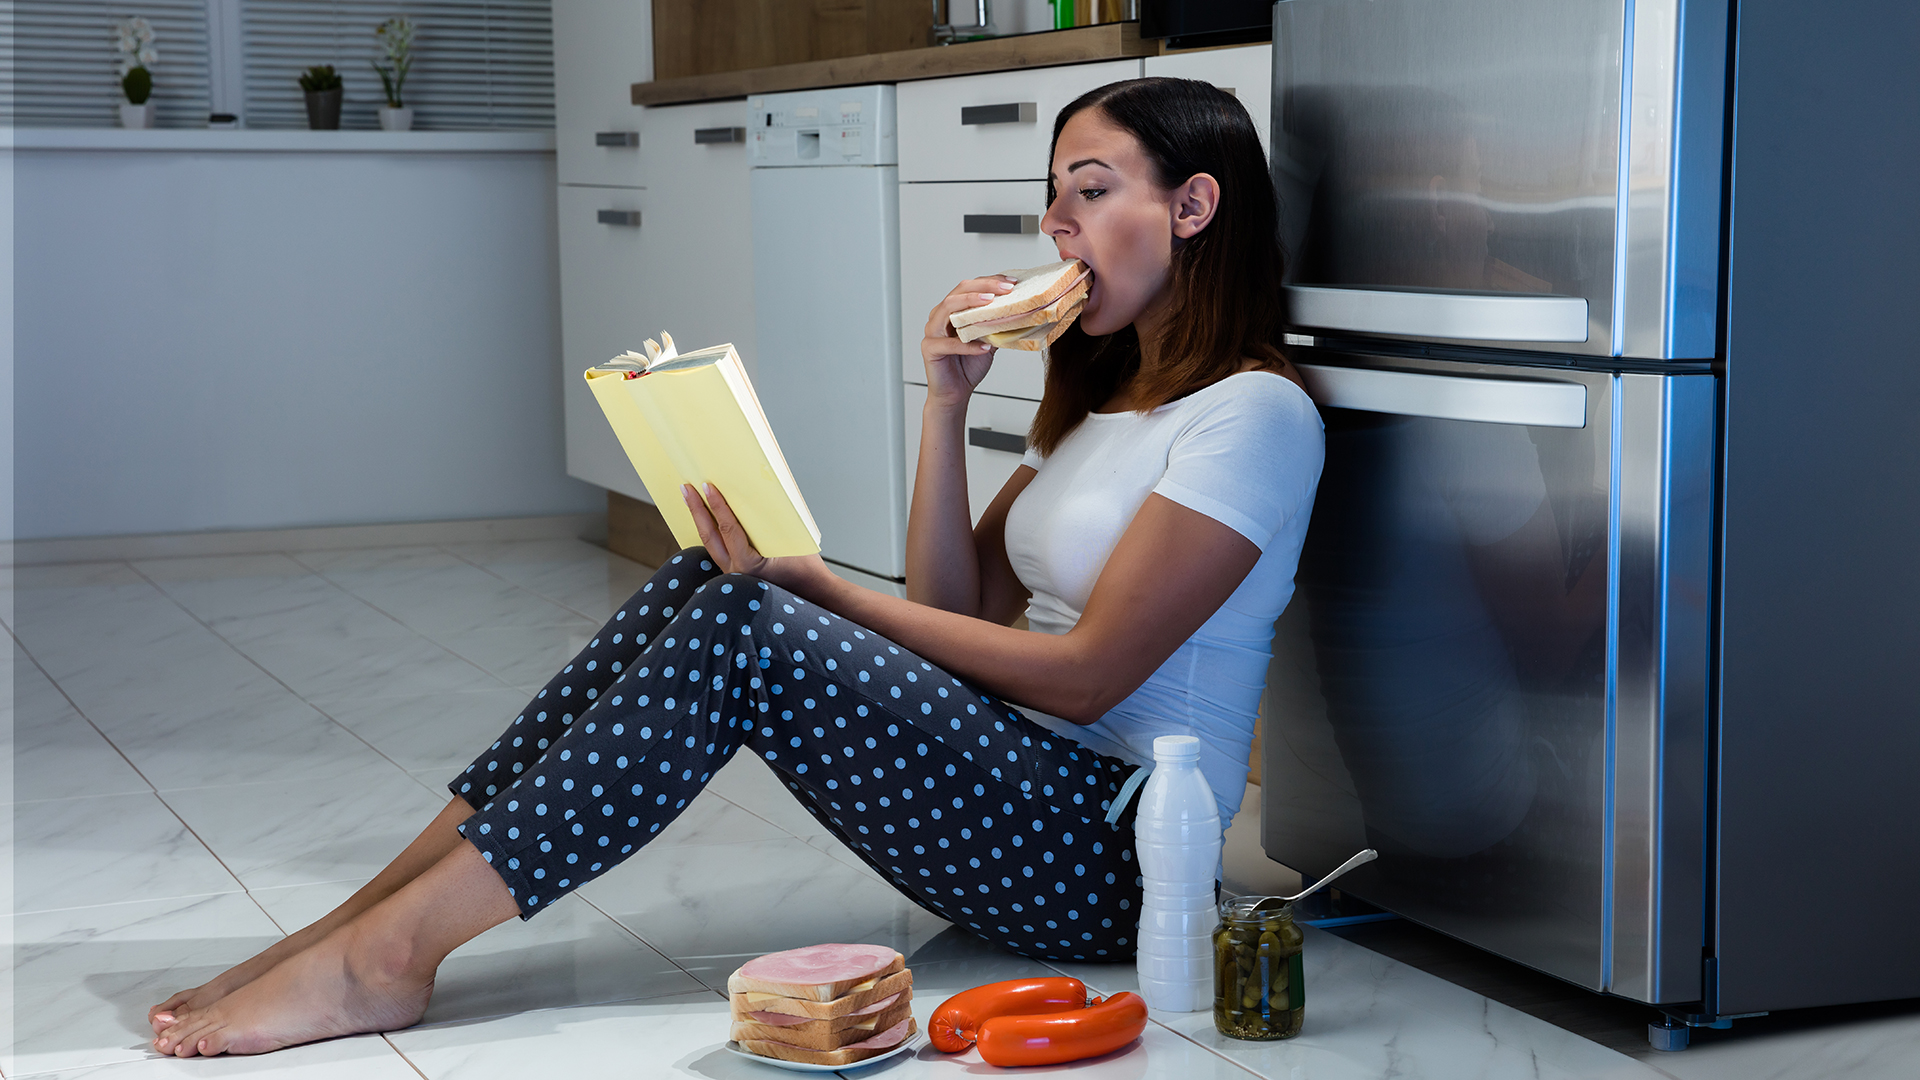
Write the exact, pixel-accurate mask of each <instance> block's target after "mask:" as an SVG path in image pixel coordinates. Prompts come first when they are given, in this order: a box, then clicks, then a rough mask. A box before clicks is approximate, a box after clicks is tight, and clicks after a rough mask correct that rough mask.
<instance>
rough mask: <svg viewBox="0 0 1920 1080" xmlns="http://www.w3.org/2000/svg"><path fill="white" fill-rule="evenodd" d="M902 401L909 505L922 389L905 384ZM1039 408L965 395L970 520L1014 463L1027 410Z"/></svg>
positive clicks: (1034, 403)
mask: <svg viewBox="0 0 1920 1080" xmlns="http://www.w3.org/2000/svg"><path fill="white" fill-rule="evenodd" d="M903 404H904V405H905V407H906V421H907V423H906V435H907V439H906V448H907V457H906V464H907V505H909V506H911V505H913V479H914V472H915V470H917V469H918V468H919V464H920V414H921V412H922V411H923V410H925V409H926V407H927V388H926V387H925V386H923V385H920V384H918V383H908V384H907V386H906V396H905V400H904V402H903ZM1039 408H1040V403H1039V402H1037V401H1028V400H1026V399H1025V398H1010V397H999V396H997V395H994V394H981V393H976V394H974V395H973V397H972V398H971V399H969V400H968V402H967V449H966V454H965V460H966V465H967V509H968V511H969V513H970V515H971V517H972V519H973V521H974V522H975V523H976V524H978V523H979V521H980V515H981V514H983V513H985V512H986V510H987V507H988V506H991V505H992V504H993V500H994V497H995V496H997V495H999V494H1000V489H1001V488H1003V487H1006V486H1007V481H1008V480H1009V479H1011V478H1012V476H1013V472H1014V470H1015V469H1017V468H1019V467H1020V455H1021V454H1022V453H1024V452H1025V447H1026V437H1027V429H1028V428H1030V427H1032V426H1033V414H1034V413H1035V411H1037V410H1038V409H1039ZM1016 443H1017V444H1018V447H1017V448H1016V446H1015V444H1016Z"/></svg>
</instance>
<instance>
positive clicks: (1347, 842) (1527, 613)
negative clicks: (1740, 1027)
mask: <svg viewBox="0 0 1920 1080" xmlns="http://www.w3.org/2000/svg"><path fill="white" fill-rule="evenodd" d="M1729 42H1730V26H1729V5H1728V4H1726V3H1724V2H1723V3H1720V4H1717V5H1716V4H1710V3H1683V2H1681V0H1658V2H1646V0H1638V2H1635V0H1562V2H1556V3H1541V2H1539V0H1370V2H1357V0H1281V2H1279V3H1277V4H1275V6H1274V84H1273V129H1274V130H1273V140H1272V146H1273V168H1274V177H1275V182H1276V187H1277V189H1278V192H1279V195H1280V199H1281V204H1282V207H1281V208H1282V217H1283V220H1284V222H1285V225H1284V228H1285V232H1286V237H1285V238H1286V241H1287V244H1288V247H1289V257H1290V267H1289V281H1290V285H1289V288H1288V297H1287V299H1288V303H1289V305H1290V323H1291V325H1293V326H1294V327H1295V329H1296V331H1297V332H1296V333H1295V334H1294V335H1292V336H1291V337H1290V341H1291V343H1292V344H1293V345H1294V346H1295V347H1294V349H1293V358H1294V359H1295V361H1296V362H1297V363H1299V364H1300V365H1301V366H1302V368H1303V371H1304V372H1305V374H1306V376H1307V380H1308V383H1309V385H1310V388H1311V389H1312V391H1313V393H1314V396H1315V397H1316V399H1317V400H1318V401H1319V402H1320V404H1321V406H1322V414H1323V417H1324V419H1325V422H1326V429H1327V466H1326V471H1325V474H1324V475H1323V478H1322V480H1321V485H1320V492H1319V496H1318V500H1317V502H1316V504H1315V506H1314V509H1313V520H1312V525H1311V529H1310V532H1309V535H1308V538H1307V543H1306V548H1305V550H1304V552H1303V554H1302V557H1301V563H1300V570H1299V582H1298V584H1299V588H1298V592H1297V594H1296V599H1295V601H1294V603H1293V604H1292V606H1291V607H1290V608H1289V609H1288V610H1287V612H1286V613H1285V614H1284V615H1283V616H1282V618H1281V620H1280V622H1279V624H1278V626H1277V628H1276V635H1275V643H1274V649H1275V658H1274V664H1273V668H1272V670H1271V672H1270V676H1269V680H1268V696H1267V699H1266V702H1265V705H1264V710H1263V711H1264V724H1265V727H1264V734H1263V739H1262V743H1263V761H1262V766H1263V773H1264V775H1263V780H1262V784H1263V786H1262V791H1263V798H1264V818H1263V822H1262V838H1263V843H1264V846H1265V849H1266V851H1267V853H1268V854H1269V855H1270V856H1271V857H1272V858H1274V859H1276V860H1277V861H1279V862H1282V863H1285V864H1286V865H1288V866H1292V867H1294V868H1296V869H1299V870H1300V871H1302V872H1303V873H1304V874H1305V875H1307V877H1308V878H1309V879H1311V878H1312V877H1315V876H1318V875H1321V874H1324V873H1326V872H1327V871H1328V870H1330V869H1331V868H1332V867H1333V866H1335V865H1336V864H1337V863H1339V862H1340V861H1341V860H1343V859H1344V858H1345V857H1346V856H1347V855H1349V854H1350V853H1352V852H1353V851H1354V850H1356V849H1357V848H1360V847H1365V846H1371V847H1376V848H1378V849H1379V850H1380V852H1381V857H1380V859H1379V861H1378V862H1376V863H1374V864H1372V865H1369V866H1367V867H1364V868H1363V869H1361V870H1360V871H1357V872H1355V873H1354V874H1353V875H1352V876H1351V877H1350V878H1347V879H1345V884H1344V885H1343V888H1345V889H1346V890H1347V891H1348V892H1350V893H1352V894H1353V895H1356V896H1358V897H1360V898H1362V899H1364V900H1367V901H1370V902H1372V903H1374V904H1377V905H1379V906H1381V907H1383V908H1386V909H1388V910H1390V911H1393V912H1397V913H1399V914H1401V915H1403V916H1405V917H1407V918H1410V919H1413V920H1416V921H1418V922H1420V923H1423V924H1425V925H1427V926H1430V927H1433V928H1435V929H1437V930H1440V931H1443V932H1445V933H1447V934H1450V935H1453V936H1455V937H1458V938H1460V939H1463V940H1465V941H1467V942H1470V943H1472V944H1475V945H1478V946H1481V947H1483V948H1486V949H1488V950H1491V951H1493V952H1496V953H1499V954H1501V955H1503V956H1506V957H1509V958H1511V959H1513V960H1516V961H1519V962H1521V963H1524V964H1527V965H1529V966H1531V967H1534V968H1537V969H1539V970H1541V971H1544V972H1547V973H1550V974H1552V975H1556V976H1559V977H1560V978H1562V979H1565V980H1568V981H1570V982H1573V983H1576V984H1578V985H1581V986H1585V987H1588V988H1591V989H1593V990H1597V991H1604V992H1607V993H1611V994H1615V995H1618V996H1621V997H1624V998H1629V999H1632V1000H1635V1001H1640V1002H1646V1003H1649V1004H1657V1005H1661V1006H1665V1007H1667V1008H1668V1010H1669V1011H1670V1012H1672V1013H1674V1014H1676V1015H1679V1016H1682V1017H1689V1018H1692V1020H1693V1021H1694V1022H1696V1023H1714V1024H1716V1025H1717V1024H1722V1023H1724V1022H1725V1019H1726V1017H1727V1016H1728V1015H1730V1014H1732V1013H1735V1012H1754V1011H1762V1010H1765V1009H1771V1008H1784V1007H1791V1006H1794V1005H1806V1004H1833V1003H1839V1002H1844V1001H1860V1000H1872V999H1874V998H1875V997H1892V996H1901V995H1902V994H1903V993H1920V985H1915V984H1914V979H1913V977H1912V976H1911V975H1908V976H1904V977H1898V978H1885V977H1878V981H1875V980H1874V979H1863V978H1858V977H1853V976H1851V975H1849V974H1848V973H1847V972H1846V971H1833V970H1828V971H1825V972H1816V971H1815V970H1814V969H1815V968H1817V964H1809V963H1804V962H1803V960H1804V959H1805V958H1804V957H1802V958H1800V959H1794V958H1792V957H1787V954H1790V953H1794V952H1795V950H1796V949H1799V946H1798V945H1797V944H1796V943H1795V938H1794V936H1793V935H1792V934H1791V933H1790V932H1789V930H1790V928H1791V927H1793V926H1794V925H1796V922H1795V918H1794V915H1793V914H1792V909H1790V908H1789V909H1782V908H1781V907H1780V906H1779V905H1780V900H1781V897H1780V896H1779V895H1778V894H1777V893H1774V892H1759V891H1753V890H1750V889H1749V888H1748V886H1749V884H1750V883H1751V879H1752V878H1753V874H1752V873H1750V872H1748V871H1742V873H1743V874H1745V876H1744V877H1740V878H1739V879H1738V881H1737V882H1736V881H1733V880H1731V879H1729V878H1728V876H1727V869H1726V867H1725V866H1724V865H1723V856H1724V855H1725V854H1726V852H1727V850H1728V849H1727V847H1726V844H1727V842H1728V841H1727V837H1728V836H1732V835H1735V834H1738V835H1740V836H1742V837H1744V839H1743V840H1742V841H1741V842H1742V843H1749V846H1751V842H1752V841H1753V840H1754V837H1753V836H1752V833H1753V829H1752V828H1751V826H1750V819H1749V817H1748V816H1747V809H1746V806H1747V804H1746V803H1740V804H1737V805H1736V804H1731V803H1728V802H1727V801H1726V796H1727V792H1729V791H1733V790H1735V789H1736V788H1737V787H1738V785H1737V784H1736V783H1734V781H1733V780H1730V779H1729V778H1727V777H1725V776H1724V775H1723V769H1724V768H1725V767H1727V761H1728V760H1730V758H1729V757H1728V756H1727V755H1725V754H1724V751H1725V749H1726V747H1725V745H1724V743H1723V735H1725V734H1726V733H1728V732H1734V733H1737V732H1739V731H1745V730H1747V729H1746V728H1737V727H1736V725H1740V724H1745V723H1747V722H1749V721H1763V722H1770V721H1767V720H1766V718H1763V717H1757V716H1747V717H1740V716H1731V715H1725V716H1723V714H1722V708H1723V707H1722V702H1721V697H1722V692H1723V690H1725V687H1723V686H1722V684H1721V681H1720V680H1721V679H1722V677H1723V675H1724V671H1723V670H1722V668H1721V667H1720V666H1719V665H1720V664H1721V661H1722V658H1721V656H1720V648H1721V644H1722V635H1723V634H1724V633H1725V632H1726V631H1727V630H1728V625H1729V624H1727V623H1725V622H1724V620H1723V616H1724V614H1725V612H1724V611H1723V607H1722V605H1723V602H1724V601H1725V599H1726V598H1725V597H1724V596H1723V595H1722V590H1723V587H1725V586H1726V581H1725V580H1724V578H1723V576H1722V565H1721V556H1722V555H1723V547H1722V545H1724V544H1725V543H1726V542H1727V537H1728V535H1729V533H1728V532H1727V531H1726V530H1729V529H1732V528H1734V526H1733V525H1732V524H1730V523H1729V522H1728V521H1727V520H1723V517H1722V511H1723V505H1722V492H1721V490H1720V487H1721V485H1722V483H1723V480H1724V477H1725V475H1726V473H1725V470H1726V468H1727V460H1728V459H1727V454H1728V449H1727V445H1728V444H1727V442H1726V439H1725V438H1724V436H1725V431H1724V406H1725V395H1726V392H1727V387H1728V378H1727V375H1728V372H1727V366H1726V360H1727V357H1726V344H1725V336H1726V333H1725V331H1726V322H1725V319H1726V309H1725V304H1726V300H1727V296H1728V292H1727V289H1726V283H1725V282H1724V281H1723V280H1722V279H1723V257H1724V256H1725V254H1726V245H1725V243H1724V241H1725V238H1726V229H1727V226H1728V221H1729V218H1728V209H1727V208H1728V206H1729V196H1728V191H1729V189H1730V185H1729V183H1728V182H1727V181H1728V179H1729V176H1728V173H1727V171H1726V162H1727V161H1728V160H1729V159H1728V156H1727V154H1728V147H1729V142H1730V140H1729V138H1728V131H1729V129H1728V126H1727V125H1728V117H1729V115H1730V110H1729V107H1728V106H1729V85H1730V80H1729V73H1730V68H1729V56H1730V51H1729ZM1756 370H1758V369H1756ZM1909 381H1911V380H1910V379H1909ZM1817 392H1818V391H1817V390H1815V389H1813V388H1811V387H1810V388H1809V393H1817ZM1740 527H1741V528H1745V527H1746V526H1745V525H1744V524H1743V525H1741V526H1740ZM1806 722H1807V723H1809V724H1812V723H1815V721H1814V720H1813V719H1812V718H1806ZM1723 724H1724V726H1725V729H1726V730H1725V731H1724V732H1723V730H1722V727H1723ZM1816 730H1817V729H1816V728H1811V727H1810V728H1809V729H1808V730H1807V732H1806V734H1807V735H1812V734H1813V733H1814V731H1816ZM1795 737H1796V736H1795V735H1792V734H1787V733H1785V732H1776V733H1775V735H1773V736H1769V739H1770V740H1771V741H1769V742H1766V748H1765V754H1764V755H1763V756H1764V757H1765V758H1766V768H1767V769H1769V770H1772V771H1773V773H1774V774H1784V775H1790V774H1791V773H1790V770H1791V765H1790V761H1789V760H1788V759H1790V758H1791V755H1792V753H1793V749H1792V743H1793V741H1794V738H1795ZM1902 738H1906V739H1907V740H1908V742H1910V741H1911V739H1910V737H1906V736H1902ZM1900 745H1902V746H1905V745H1907V743H1901V744H1900ZM1889 746H1891V744H1889ZM1833 782H1834V781H1833V779H1832V778H1831V777H1828V778H1825V779H1823V780H1822V783H1824V784H1832V783H1833ZM1750 796H1751V792H1749V793H1748V794H1747V795H1743V796H1742V798H1749V799H1750ZM1777 796H1778V798H1780V799H1783V800H1800V801H1804V802H1806V803H1808V804H1809V805H1810V806H1812V805H1818V804H1819V803H1820V802H1821V798H1822V793H1821V792H1819V791H1814V790H1811V789H1810V790H1806V791H1797V792H1796V791H1791V790H1781V791H1778V792H1777ZM1810 812H1811V813H1814V814H1815V815H1816V816H1817V815H1818V813H1819V811H1818V810H1811V811H1810ZM1751 820H1758V819H1751ZM1859 824H1860V825H1861V827H1864V828H1872V827H1874V826H1875V825H1876V824H1878V823H1873V822H1866V821H1862V822H1859ZM1743 829H1744V830H1746V831H1745V832H1742V830H1743ZM1913 851H1914V845H1913V843H1912V841H1911V838H1910V837H1909V838H1906V839H1904V840H1903V841H1902V842H1901V844H1899V845H1897V846H1896V848H1895V849H1894V851H1892V852H1890V854H1893V855H1895V857H1899V858H1904V859H1909V860H1910V859H1911V858H1912V855H1913ZM1807 857H1810V858H1813V859H1814V860H1815V861H1818V856H1817V853H1814V852H1806V851H1791V852H1789V851H1783V852H1781V853H1780V858H1781V860H1782V862H1783V864H1784V863H1786V862H1788V861H1790V860H1792V859H1796V858H1807ZM1909 866H1910V864H1909ZM1901 873H1904V874H1905V876H1906V877H1909V878H1910V877H1912V871H1911V869H1908V870H1906V871H1902V872H1901ZM1898 876H1899V875H1898V874H1896V877H1898ZM1781 880H1782V883H1783V884H1784V883H1785V882H1786V881H1788V880H1792V877H1791V874H1790V872H1789V871H1787V870H1786V869H1785V866H1784V865H1783V867H1782V879H1781ZM1736 886H1737V887H1736ZM1870 903H1871V905H1873V906H1877V908H1879V909H1882V910H1891V904H1892V903H1893V900H1892V898H1891V897H1875V898H1873V899H1872V900H1871V901H1870ZM1769 912H1770V913H1771V914H1772V915H1773V916H1774V917H1775V918H1777V919H1778V920H1779V922H1778V924H1777V925H1778V926H1779V927H1780V928H1781V930H1782V933H1781V935H1780V937H1779V938H1778V940H1777V942H1776V945H1775V954H1774V955H1773V956H1772V957H1769V956H1767V955H1764V954H1763V952H1764V950H1765V949H1766V947H1767V946H1766V945H1765V939H1764V937H1763V936H1760V935H1757V934H1754V933H1747V934H1746V936H1744V937H1741V938H1740V939H1739V940H1738V941H1734V940H1731V939H1726V938H1723V936H1722V931H1723V929H1724V928H1725V927H1728V926H1732V925H1736V924H1737V925H1740V926H1744V927H1748V928H1750V929H1751V928H1757V927H1759V926H1763V925H1764V918H1765V913H1769ZM1876 917H1877V916H1876ZM1896 938H1897V940H1889V941H1888V942H1887V945H1888V947H1889V948H1891V949H1892V950H1893V955H1894V956H1900V955H1906V956H1907V957H1908V959H1913V958H1914V956H1913V953H1914V950H1913V948H1912V940H1913V938H1912V934H1911V932H1910V931H1909V932H1908V933H1906V934H1905V935H1904V936H1900V935H1896ZM1903 949H1904V950H1905V953H1904V954H1903V953H1902V950H1903ZM1799 951H1800V952H1802V953H1804V952H1806V950H1805V949H1799ZM1783 957H1787V958H1786V959H1784V960H1783V959H1782V958H1783ZM1850 963H1851V961H1850ZM1769 965H1771V966H1772V967H1773V972H1772V974H1770V973H1769V971H1768V968H1769ZM1734 969H1737V976H1736V977H1735V978H1734V980H1733V981H1732V982H1728V980H1727V976H1726V971H1727V970H1734ZM1789 970H1792V971H1794V972H1796V978H1797V980H1798V981H1797V982H1794V983H1793V984H1792V985H1787V986H1771V985H1769V984H1771V983H1776V982H1779V981H1780V980H1779V979H1778V978H1777V976H1778V975H1779V974H1780V973H1782V972H1786V971H1789Z"/></svg>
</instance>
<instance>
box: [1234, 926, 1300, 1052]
mask: <svg viewBox="0 0 1920 1080" xmlns="http://www.w3.org/2000/svg"><path fill="white" fill-rule="evenodd" d="M1301 941H1302V935H1301V933H1300V927H1299V926H1297V925H1295V924H1294V921H1293V905H1292V904H1289V903H1285V902H1283V901H1281V900H1279V899H1278V898H1275V897H1265V896H1235V897H1229V898H1228V899H1226V900H1224V901H1222V902H1221V904H1220V925H1219V927H1218V928H1216V929H1215V930H1214V932H1213V978H1214V983H1213V1026H1214V1027H1216V1028H1218V1029H1219V1031H1220V1034H1222V1035H1225V1036H1227V1037H1229V1038H1234V1039H1291V1038H1293V1037H1294V1036H1295V1035H1298V1034H1300V1024H1301V1022H1302V1021H1303V1020H1305V1019H1306V1015H1307V1009H1306V1000H1307V999H1306V990H1307V987H1306V982H1305V980H1304V979H1303V978H1302V977H1301V971H1300V947H1301Z"/></svg>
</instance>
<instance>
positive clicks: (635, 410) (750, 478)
mask: <svg viewBox="0 0 1920 1080" xmlns="http://www.w3.org/2000/svg"><path fill="white" fill-rule="evenodd" d="M660 336H661V337H662V338H663V339H665V341H666V344H665V346H664V347H662V346H660V345H657V344H656V343H654V342H652V341H648V342H647V355H645V356H642V355H640V354H638V353H625V354H623V355H621V356H616V357H614V358H613V359H612V360H609V361H608V362H607V363H605V364H601V365H599V366H598V367H594V368H589V369H588V370H587V385H588V386H589V387H590V388H591V389H592V390H593V396H594V399H595V400H596V401H598V402H599V403H600V408H601V410H602V411H603V412H605V413H606V414H607V422H608V423H610V424H612V425H613V431H614V434H615V435H618V436H619V437H620V445H621V447H622V448H623V449H625V450H626V452H627V457H628V459H629V460H631V461H632V462H633V467H634V469H635V470H636V471H637V472H639V474H640V481H641V483H644V484H645V485H646V486H647V494H649V495H651V496H653V504H654V506H656V507H658V508H659V510H660V516H661V517H664V518H666V520H667V526H668V528H671V529H672V530H673V538H674V540H675V541H677V542H678V543H679V544H680V545H681V546H682V547H698V546H699V545H700V534H699V532H698V531H697V530H696V529H695V528H694V525H693V515H692V514H691V513H689V512H688V511H687V504H686V502H685V501H684V500H683V499H682V498H681V494H680V485H681V484H692V485H693V487H694V490H695V491H701V492H703V493H704V490H705V487H704V485H706V484H712V485H713V486H714V487H716V488H719V489H720V494H722V495H723V496H725V497H726V500H727V505H728V506H730V507H732V508H733V512H734V515H735V516H736V517H738V518H739V519H740V524H741V526H742V527H743V528H745V529H746V530H747V537H748V539H750V540H752V541H753V546H754V548H755V549H756V550H757V551H759V552H760V554H762V555H766V556H768V557H770V558H771V557H775V556H781V555H811V554H813V553H815V552H817V551H819V550H820V527H819V526H818V525H816V524H814V520H813V514H812V513H811V512H810V511H808V509H807V500H806V499H805V498H804V497H802V496H801V494H800V488H799V485H797V484H795V483H794V480H793V472H792V470H790V469H788V468H787V459H786V457H785V455H783V454H781V453H780V444H779V443H778V442H776V441H774V437H773V428H772V427H771V426H770V425H769V424H768V423H767V414H766V413H765V412H764V411H762V410H761V408H760V398H759V397H758V396H757V395H755V394H754V392H753V384H752V383H751V382H749V381H748V380H747V372H746V368H744V367H743V366H741V363H740V354H739V353H736V352H734V351H733V346H732V345H715V346H714V347H713V348H710V349H701V350H700V351H698V352H691V353H676V352H675V351H674V348H673V339H672V338H671V337H668V336H667V335H665V334H662V335H660Z"/></svg>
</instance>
